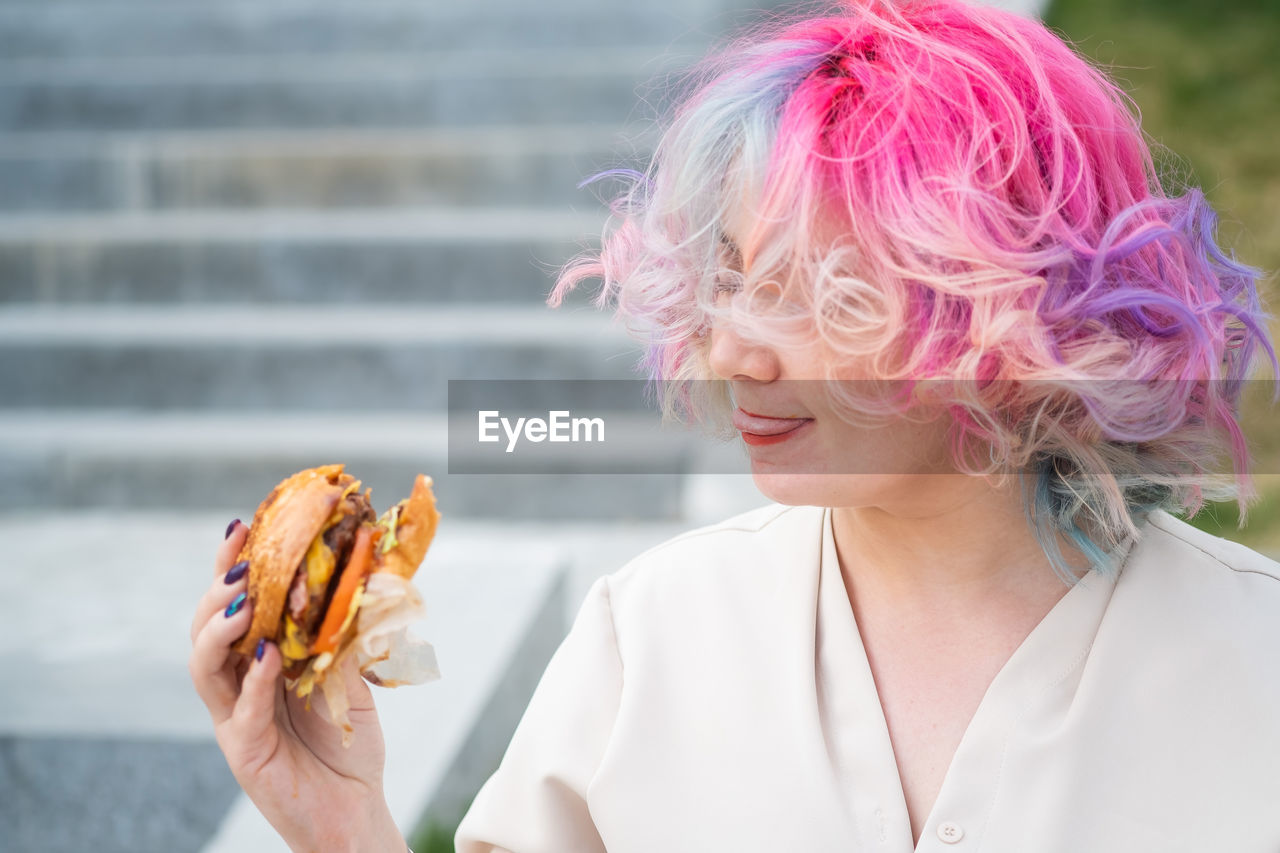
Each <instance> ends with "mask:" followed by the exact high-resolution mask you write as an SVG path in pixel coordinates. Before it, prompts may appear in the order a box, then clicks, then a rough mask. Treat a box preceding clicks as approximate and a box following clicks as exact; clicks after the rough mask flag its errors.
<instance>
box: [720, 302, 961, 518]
mask: <svg viewBox="0 0 1280 853" xmlns="http://www.w3.org/2000/svg"><path fill="white" fill-rule="evenodd" d="M728 298H730V297H728V296H727V295H721V297H720V299H722V300H726V299H728ZM710 347H711V348H710V352H709V359H710V365H711V369H712V371H713V372H714V373H715V375H716V376H717V377H719V378H721V379H724V380H726V381H727V382H728V383H729V385H730V387H731V389H732V394H733V401H734V405H735V409H734V413H733V420H734V426H735V427H736V428H737V429H738V430H739V433H740V435H741V437H742V440H743V443H744V445H745V448H746V452H747V454H748V456H749V457H750V459H751V473H752V475H753V477H754V479H755V483H756V486H757V488H759V489H760V491H761V492H762V493H763V494H764V495H765V496H767V497H769V498H771V499H773V500H775V501H778V502H779V503H783V504H789V505H810V506H831V507H865V506H880V507H882V508H885V509H894V510H896V511H905V512H912V511H913V510H915V509H920V510H925V509H926V507H924V506H922V505H921V502H922V500H923V502H924V503H929V502H930V501H929V495H928V494H927V493H928V492H936V490H934V489H928V488H926V489H922V486H927V485H939V486H940V485H943V483H942V482H939V481H940V480H942V479H943V478H938V477H936V476H935V477H927V478H926V477H922V476H921V475H939V474H954V473H955V469H954V467H953V466H952V465H951V463H950V453H949V452H948V448H947V446H946V428H947V425H948V424H947V421H948V419H947V418H945V417H939V418H935V419H933V420H931V421H929V422H927V423H917V422H915V421H913V420H912V421H909V420H906V419H900V420H897V421H895V422H894V423H892V424H890V425H887V426H882V427H876V428H869V427H860V426H855V425H853V424H850V423H849V422H847V421H846V420H844V419H843V418H841V417H840V415H839V413H838V412H837V411H836V410H835V409H834V408H833V407H832V403H831V401H830V400H829V399H828V383H827V382H826V381H824V380H823V377H826V376H829V375H831V374H830V373H828V371H827V367H828V364H827V359H828V356H826V355H825V354H824V353H823V351H822V348H821V346H820V344H819V343H818V341H817V340H816V339H815V340H814V342H813V343H812V344H809V345H806V346H805V347H804V348H801V349H785V350H784V349H774V348H772V347H769V346H766V345H763V344H760V343H757V342H755V341H750V340H748V339H746V338H745V337H744V336H742V335H740V334H739V333H738V332H737V331H736V330H735V329H734V328H732V324H731V322H730V321H727V320H717V321H716V323H715V324H714V325H713V326H712V330H711V341H710ZM945 479H947V480H951V479H954V478H950V477H948V478H945ZM944 491H946V489H944ZM937 497H941V495H937Z"/></svg>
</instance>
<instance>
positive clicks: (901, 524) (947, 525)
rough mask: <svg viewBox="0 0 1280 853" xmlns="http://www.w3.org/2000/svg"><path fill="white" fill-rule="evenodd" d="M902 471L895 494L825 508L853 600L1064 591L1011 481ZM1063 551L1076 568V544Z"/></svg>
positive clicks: (961, 600)
mask: <svg viewBox="0 0 1280 853" xmlns="http://www.w3.org/2000/svg"><path fill="white" fill-rule="evenodd" d="M908 479H910V480H911V482H909V483H904V489H903V494H902V495H901V496H900V498H899V499H897V500H895V499H894V496H890V499H889V500H885V501H882V502H880V503H879V504H878V505H876V506H867V507H841V508H836V509H835V510H834V511H833V514H832V526H833V532H834V534H835V541H836V551H837V554H838V555H839V558H840V566H841V571H842V573H843V574H844V576H845V582H846V584H848V586H849V589H850V592H851V593H856V596H855V607H856V606H857V600H858V599H863V600H865V601H874V602H876V603H878V604H880V605H888V606H895V605H896V606H902V607H919V606H921V605H931V606H938V607H942V608H946V609H950V608H954V609H958V610H962V609H965V608H971V607H972V606H973V605H974V604H981V603H983V602H985V603H987V604H990V603H991V602H992V601H993V599H1001V598H1008V597H1010V596H1012V597H1013V598H1014V599H1019V600H1025V599H1031V600H1035V601H1039V602H1044V601H1050V602H1052V601H1057V599H1058V598H1061V596H1062V595H1063V594H1064V593H1065V592H1066V590H1067V587H1066V585H1065V584H1063V582H1062V581H1061V580H1060V579H1059V578H1058V577H1057V575H1055V574H1054V572H1053V570H1052V567H1051V565H1050V563H1049V559H1048V558H1047V557H1046V556H1045V555H1044V552H1043V550H1042V549H1041V547H1040V544H1039V542H1038V541H1037V540H1036V538H1035V536H1034V535H1033V534H1032V532H1031V530H1030V528H1029V526H1028V525H1027V523H1026V520H1025V516H1024V514H1023V508H1022V497H1021V493H1020V491H1019V488H1018V484H1017V483H1016V482H1013V483H1011V484H1010V485H1008V486H1006V487H1003V488H994V487H992V486H991V485H989V484H988V483H987V482H985V481H984V480H982V479H981V478H978V477H966V476H962V475H920V476H917V477H912V478H908ZM917 481H918V482H917ZM1063 553H1064V554H1065V555H1067V558H1068V561H1069V563H1070V565H1071V566H1072V568H1073V570H1074V571H1075V572H1076V574H1077V576H1079V575H1082V574H1083V573H1084V572H1085V571H1086V570H1087V568H1088V564H1087V561H1086V560H1084V558H1083V556H1082V555H1080V554H1079V553H1078V552H1076V551H1075V550H1074V549H1071V548H1070V547H1069V546H1064V549H1063ZM1050 606H1051V603H1050ZM982 610H986V608H985V607H983V608H981V610H976V611H975V610H970V612H981V611H982Z"/></svg>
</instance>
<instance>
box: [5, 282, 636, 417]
mask: <svg viewBox="0 0 1280 853" xmlns="http://www.w3.org/2000/svg"><path fill="white" fill-rule="evenodd" d="M637 360H638V353H637V352H636V350H635V349H634V347H633V345H632V344H630V342H628V341H627V340H626V339H625V338H624V337H623V336H622V335H621V333H620V332H619V331H617V330H616V329H613V328H611V327H610V326H609V325H608V323H607V322H606V321H605V320H604V318H602V317H600V316H599V315H598V314H595V313H594V312H592V313H586V312H571V311H561V312H556V311H553V310H551V309H546V308H543V309H535V308H528V309H526V308H507V309H497V308H480V307H474V306H467V307H448V308H443V307H442V308H438V309H437V308H430V309H427V308H412V309H410V308H394V307H392V308H385V309H377V310H375V309H365V308H362V309H355V308H352V309H316V308H299V307H280V308H272V309H268V308H263V307H261V306H253V305H245V306H231V307H228V306H217V307H212V306H211V307H207V308H190V307H181V308H173V309H169V308H143V307H133V308H118V307H116V306H112V307H110V308H79V307H58V306H51V307H43V306H42V307H37V308H10V309H6V310H4V311H0V387H2V388H4V389H5V398H4V401H3V403H4V405H5V406H7V407H10V408H62V409H66V408H76V407H105V408H127V409H166V410H173V409H201V410H210V409H221V410H232V411H238V412H244V411H252V410H266V409H273V408H277V409H297V410H307V411H315V412H319V411H340V410H347V411H351V410H353V409H355V410H360V409H371V408H372V409H386V410H395V411H428V410H437V411H438V410H442V409H443V408H444V406H445V403H446V392H447V380H449V379H624V378H634V373H633V372H632V366H633V365H635V364H636V363H637Z"/></svg>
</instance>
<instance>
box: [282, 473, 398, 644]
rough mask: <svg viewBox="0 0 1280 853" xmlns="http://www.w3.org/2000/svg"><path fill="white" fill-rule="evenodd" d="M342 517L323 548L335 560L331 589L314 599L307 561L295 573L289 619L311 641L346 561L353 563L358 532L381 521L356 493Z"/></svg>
mask: <svg viewBox="0 0 1280 853" xmlns="http://www.w3.org/2000/svg"><path fill="white" fill-rule="evenodd" d="M341 507H342V512H343V516H342V518H341V519H340V520H339V521H338V523H337V524H335V525H333V526H332V527H330V528H328V529H327V530H325V531H324V534H323V536H324V544H325V546H326V547H328V549H329V550H330V551H332V552H333V556H334V570H333V574H332V575H330V577H329V585H328V587H327V588H326V589H325V591H324V593H323V594H322V595H319V596H312V595H311V594H310V592H309V591H308V589H307V560H306V558H305V557H303V559H302V562H301V563H299V564H298V568H297V570H296V571H295V573H294V576H293V582H292V583H291V584H290V586H289V615H290V616H292V617H293V621H294V623H295V624H296V625H297V626H298V627H299V628H301V629H302V633H303V635H304V636H305V637H307V638H308V639H309V638H310V637H311V636H312V634H314V633H315V631H316V630H317V629H318V628H319V627H320V621H321V620H322V619H323V618H324V611H325V609H326V607H327V606H328V603H329V599H330V598H331V597H332V596H333V591H334V589H336V588H337V584H338V577H339V576H340V575H341V574H342V569H343V568H344V567H345V566H346V564H347V561H348V560H349V559H351V546H352V545H353V544H354V542H355V538H356V530H358V529H359V528H360V525H361V524H363V523H365V522H366V521H367V522H374V521H377V520H378V515H377V513H375V512H374V511H373V507H372V506H370V505H369V499H368V498H367V497H365V496H364V495H362V494H360V493H358V492H355V493H352V494H350V495H347V497H346V498H344V499H343V502H342V505H341Z"/></svg>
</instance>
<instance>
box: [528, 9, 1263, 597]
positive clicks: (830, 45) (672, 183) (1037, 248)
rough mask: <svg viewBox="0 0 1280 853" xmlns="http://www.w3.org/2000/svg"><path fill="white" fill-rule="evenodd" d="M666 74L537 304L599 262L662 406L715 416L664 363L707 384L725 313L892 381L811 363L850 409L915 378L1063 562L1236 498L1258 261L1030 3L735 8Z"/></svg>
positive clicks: (716, 385)
mask: <svg viewBox="0 0 1280 853" xmlns="http://www.w3.org/2000/svg"><path fill="white" fill-rule="evenodd" d="M690 83H691V88H690V91H689V93H688V94H687V96H686V97H685V98H684V99H683V100H682V101H681V102H680V104H679V106H678V107H677V108H676V110H675V112H674V115H673V117H672V119H671V121H670V123H669V126H668V128H667V130H666V132H665V133H664V135H663V136H662V138H661V140H660V142H659V144H658V147H657V149H656V151H655V154H654V157H653V159H652V162H651V164H650V166H649V168H648V170H647V172H646V173H644V174H640V173H633V174H632V176H631V178H632V179H631V181H630V184H629V186H628V187H627V191H626V192H625V193H624V194H623V195H622V196H621V197H620V198H619V199H617V200H616V201H615V202H614V206H613V210H614V216H613V218H612V219H611V225H610V228H609V230H608V231H606V234H605V237H604V240H603V246H602V248H601V250H600V251H599V252H598V253H590V254H587V255H584V256H581V257H579V258H577V259H575V260H574V261H572V262H571V263H570V264H568V265H567V266H566V267H565V269H564V270H563V271H562V273H561V276H560V279H559V281H558V282H557V285H556V288H555V290H554V291H553V292H552V295H551V300H550V301H551V302H552V303H553V304H556V303H558V302H559V300H560V299H561V298H562V297H563V295H564V294H565V293H566V292H567V291H568V290H570V289H571V288H573V287H574V286H575V285H577V284H578V283H579V282H581V281H582V280H584V279H587V278H600V279H602V280H603V286H602V287H601V290H600V292H599V294H598V298H597V301H598V304H600V305H602V306H605V305H611V306H613V307H614V309H615V310H616V312H617V314H618V315H619V316H620V317H621V318H622V319H623V320H624V321H625V322H626V323H627V325H628V326H629V327H630V328H631V329H632V330H633V331H634V332H636V333H637V334H639V335H640V337H641V338H642V339H643V340H644V341H645V342H646V344H647V347H646V353H647V354H646V359H645V364H644V367H645V368H646V369H647V371H648V372H649V374H650V376H651V377H653V378H656V379H658V380H663V381H662V382H660V383H659V384H660V387H661V388H663V389H664V390H665V393H664V396H663V406H664V410H665V411H667V412H668V413H669V414H673V415H675V416H677V417H682V418H687V419H690V420H695V421H702V422H708V421H712V422H713V421H715V419H716V418H717V417H719V416H721V415H723V413H724V412H723V410H724V408H725V406H726V401H727V395H726V393H725V389H724V383H723V382H718V381H692V382H690V381H687V380H714V377H713V374H712V372H711V370H710V368H709V366H708V348H709V347H708V330H709V328H710V325H711V323H712V322H715V321H718V320H719V319H724V320H731V321H732V322H733V323H735V324H736V325H737V327H738V328H740V329H743V330H745V331H744V333H745V334H748V335H750V336H752V337H753V338H755V339H758V340H759V341H762V342H765V343H768V344H770V345H773V346H788V345H799V344H801V343H803V342H804V341H808V342H810V343H812V342H813V341H814V340H817V341H820V342H821V345H822V346H823V347H824V349H825V351H826V352H828V353H829V354H830V358H829V359H828V363H829V371H828V376H827V377H825V378H829V379H837V378H840V377H847V376H850V375H856V376H858V377H859V378H862V379H871V380H877V381H887V382H891V383H907V385H908V386H909V387H910V388H912V389H913V393H909V394H905V395H903V394H894V395H883V394H881V395H878V396H875V395H859V394H858V393H857V392H856V390H854V389H853V386H850V385H849V384H847V383H846V384H840V383H833V386H832V387H833V391H832V393H833V396H834V397H836V398H837V400H838V402H841V403H842V409H841V411H842V413H844V412H847V413H848V416H849V417H850V419H857V418H863V419H865V418H869V417H886V418H887V417H900V416H902V415H904V414H906V413H907V412H909V411H910V410H911V408H912V407H913V406H916V405H918V404H919V403H920V401H921V399H922V396H923V394H924V389H925V388H926V387H927V388H928V396H929V398H930V399H931V401H932V402H933V403H935V404H939V405H942V406H943V410H944V411H946V412H948V413H949V415H950V438H951V449H952V455H953V462H954V464H955V466H956V468H957V469H958V470H960V471H962V472H964V473H968V474H974V475H1006V474H1007V473H1008V472H1019V474H1020V475H1023V483H1024V486H1025V488H1026V493H1025V494H1026V501H1025V506H1026V509H1027V517H1028V521H1029V522H1030V524H1031V526H1032V529H1033V530H1034V531H1035V534H1036V536H1037V538H1038V540H1039V541H1040V543H1041V545H1042V547H1043V548H1044V549H1045V551H1046V553H1047V554H1048V556H1049V558H1050V560H1051V562H1052V563H1053V565H1054V566H1055V569H1057V570H1058V571H1059V572H1060V573H1061V574H1063V576H1064V577H1068V576H1069V575H1068V573H1067V569H1066V565H1065V561H1064V558H1063V556H1062V554H1061V553H1060V550H1059V548H1058V545H1057V541H1058V536H1059V535H1065V536H1067V537H1068V538H1069V540H1070V541H1072V542H1073V544H1075V545H1076V546H1077V547H1079V548H1080V549H1081V550H1082V551H1083V552H1084V553H1085V555H1086V556H1087V557H1088V558H1089V559H1090V561H1091V562H1092V563H1093V564H1094V565H1095V567H1097V568H1099V569H1101V570H1106V569H1107V568H1108V567H1109V566H1110V563H1111V562H1112V559H1113V556H1114V554H1115V553H1116V551H1117V550H1118V547H1119V546H1120V545H1121V544H1123V542H1125V541H1127V540H1128V539H1129V538H1130V537H1131V536H1133V535H1135V534H1136V532H1137V525H1136V520H1137V517H1138V515H1139V514H1140V513H1142V512H1146V511H1149V510H1151V509H1153V508H1156V507H1159V508H1165V509H1169V510H1171V511H1175V512H1189V513H1191V514H1194V513H1195V512H1196V511H1198V509H1199V508H1200V506H1201V505H1202V503H1203V501H1204V500H1205V499H1206V498H1215V499H1221V498H1226V497H1231V498H1235V499H1236V500H1237V501H1238V502H1239V504H1240V507H1241V510H1242V512H1243V510H1244V509H1245V504H1246V502H1247V499H1248V498H1249V497H1250V496H1251V485H1250V480H1249V476H1248V471H1247V467H1248V466H1247V459H1248V457H1247V450H1246V446H1245V442H1244V438H1243V435H1242V433H1241V430H1240V427H1239V423H1238V412H1239V403H1240V397H1241V392H1242V388H1243V385H1244V380H1245V378H1246V377H1247V375H1248V374H1249V371H1250V370H1251V369H1252V366H1253V363H1254V362H1255V361H1256V360H1258V356H1259V355H1260V354H1261V353H1265V354H1266V355H1267V356H1268V357H1269V360H1270V362H1271V364H1272V366H1273V368H1276V355H1275V349H1274V346H1273V345H1272V343H1271V342H1270V340H1269V339H1268V333H1267V327H1266V320H1267V316H1266V315H1265V314H1264V313H1263V310H1262V307H1261V305H1260V302H1259V299H1258V293H1257V287H1256V284H1257V280H1258V278H1259V276H1260V273H1259V271H1257V270H1255V269H1253V268H1251V267H1248V266H1245V265H1242V264H1240V263H1238V262H1237V261H1236V260H1235V259H1234V257H1233V255H1231V254H1230V253H1229V252H1225V251H1223V250H1222V249H1221V248H1219V247H1218V245H1217V244H1216V242H1215V236H1214V231H1215V224H1216V217H1215V215H1214V212H1213V210H1212V209H1211V208H1210V206H1209V205H1208V203H1207V202H1206V201H1205V198H1204V196H1203V194H1202V193H1201V192H1200V191H1199V190H1197V189H1194V188H1186V189H1185V190H1184V191H1182V192H1181V194H1176V195H1175V194H1171V193H1168V192H1166V191H1165V190H1164V189H1162V187H1161V185H1160V181H1159V176H1158V175H1157V173H1156V169H1155V166H1154V163H1153V159H1152V156H1151V152H1150V149H1149V147H1148V144H1147V142H1146V140H1145V138H1144V135H1143V133H1142V130H1141V128H1140V125H1139V121H1138V118H1137V111H1136V108H1135V107H1134V106H1133V104H1132V103H1131V101H1130V100H1129V99H1128V97H1127V96H1126V95H1125V94H1124V93H1123V92H1122V91H1121V90H1120V88H1119V87H1118V86H1117V85H1116V84H1115V83H1114V82H1112V81H1111V80H1110V79H1109V78H1108V77H1107V76H1106V75H1105V74H1104V73H1102V72H1101V71H1099V70H1098V69H1096V68H1094V67H1093V66H1092V65H1090V64H1089V63H1088V62H1087V61H1085V60H1084V59H1082V58H1081V57H1080V56H1079V55H1077V54H1076V53H1075V52H1073V51H1072V50H1071V49H1070V48H1069V47H1068V46H1067V45H1065V44H1064V43H1063V42H1062V41H1061V40H1060V39H1059V38H1058V37H1057V36H1055V35H1054V34H1053V33H1052V32H1050V31H1049V30H1048V29H1046V28H1045V27H1044V25H1043V24H1041V23H1039V22H1037V21H1033V20H1030V19H1026V18H1022V17H1019V16H1017V15H1014V14H1011V13H1007V12H1003V11H1000V10H996V9H992V8H981V7H974V6H968V5H965V4H962V3H959V2H952V0H943V2H906V3H889V2H876V0H871V2H858V3H850V4H848V5H844V6H840V7H838V8H836V9H835V10H833V11H831V12H829V13H825V14H823V15H821V16H817V17H805V18H798V19H791V20H781V21H775V22H774V23H772V24H770V25H766V26H764V27H761V28H758V29H757V30H755V31H753V32H752V33H750V34H749V35H747V36H746V37H745V38H743V39H740V40H738V41H736V42H734V43H732V44H730V45H729V46H728V48H727V49H725V50H723V51H722V52H720V53H718V54H717V55H715V56H713V57H712V58H710V59H709V60H707V61H706V62H704V63H703V64H702V65H700V66H699V67H698V69H697V70H696V71H695V72H694V73H693V74H692V75H691V76H690ZM611 174H617V173H611ZM744 208H745V209H746V210H748V211H749V214H750V215H749V217H748V218H747V221H749V222H750V226H749V227H748V228H746V229H744V230H743V232H742V233H735V232H734V231H732V230H731V229H730V228H729V223H731V222H735V221H742V220H741V217H742V213H741V211H742V210H743V209H744ZM726 289H729V290H733V291H735V292H737V293H738V294H739V295H737V296H735V297H734V298H733V299H732V300H729V301H728V302H729V304H728V306H727V307H726V305H725V301H723V300H721V301H717V298H716V297H717V295H718V294H719V293H720V292H722V291H723V290H726ZM779 294H785V298H784V299H779V298H777V297H778V295H779ZM1277 374H1280V368H1277ZM1223 460H1228V461H1229V462H1230V465H1231V468H1232V474H1231V475H1226V476H1224V475H1222V474H1220V473H1216V468H1217V466H1218V464H1219V463H1220V462H1222V461H1223Z"/></svg>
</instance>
